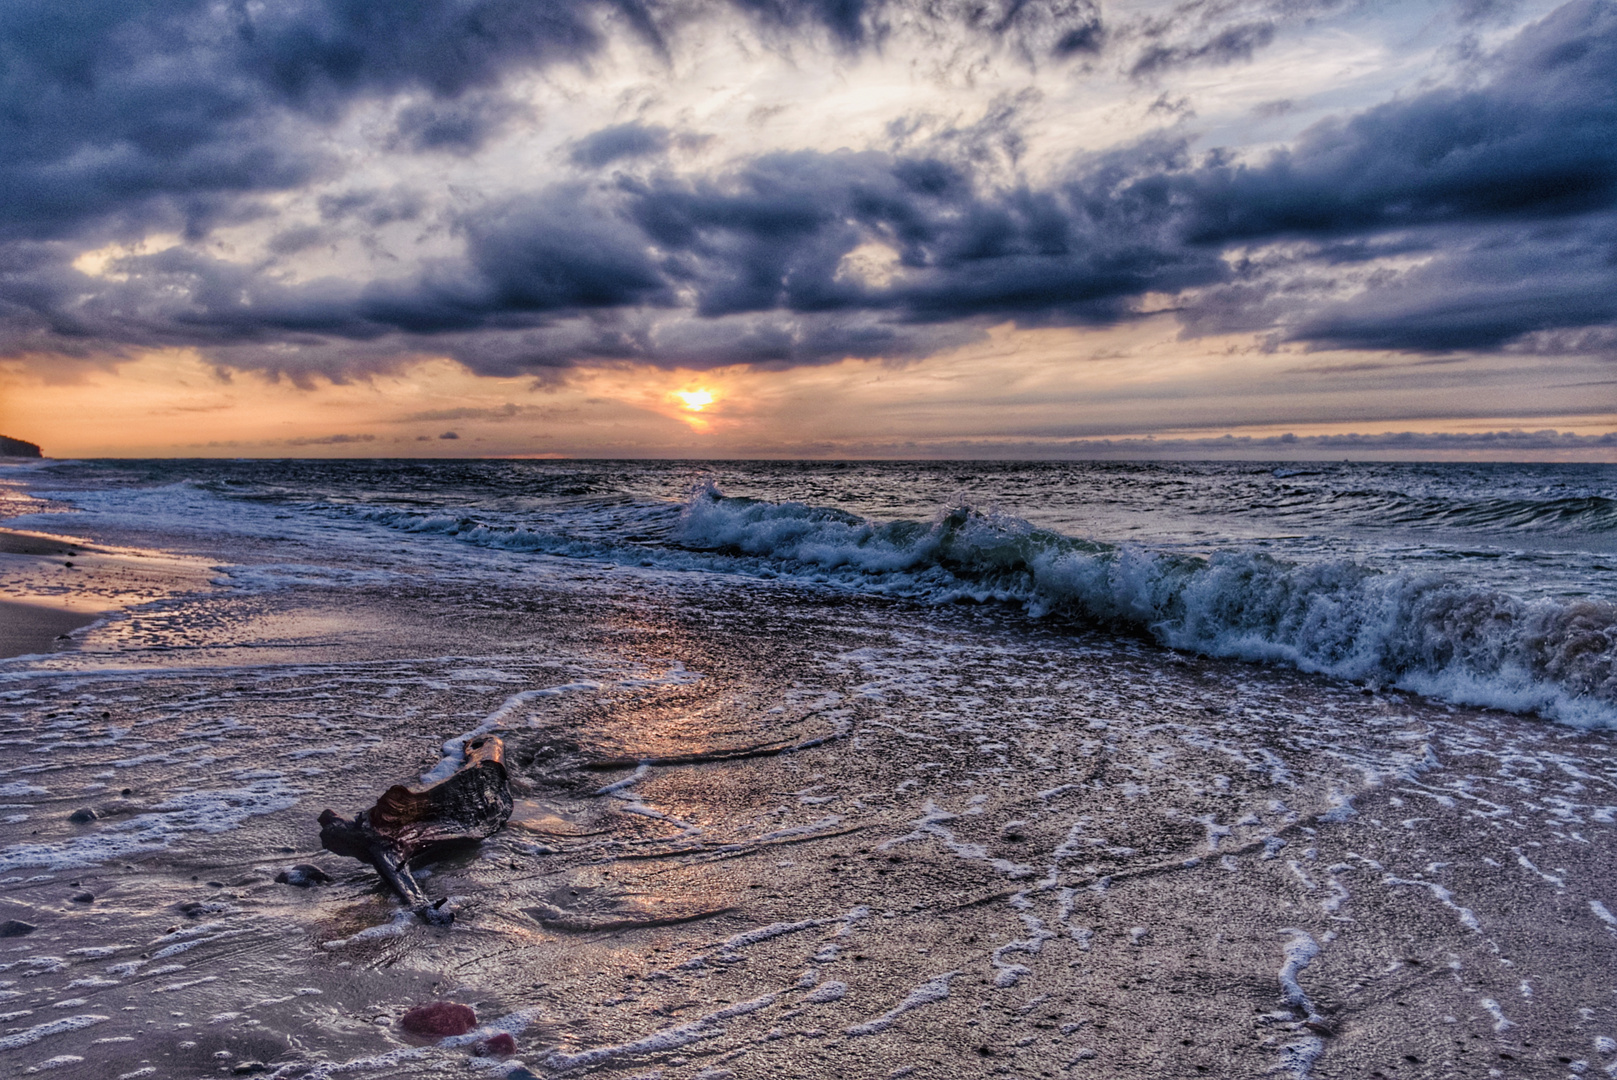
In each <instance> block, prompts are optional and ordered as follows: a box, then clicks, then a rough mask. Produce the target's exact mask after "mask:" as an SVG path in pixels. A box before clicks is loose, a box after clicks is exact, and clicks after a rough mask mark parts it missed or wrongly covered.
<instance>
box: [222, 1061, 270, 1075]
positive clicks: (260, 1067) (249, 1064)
mask: <svg viewBox="0 0 1617 1080" xmlns="http://www.w3.org/2000/svg"><path fill="white" fill-rule="evenodd" d="M230 1072H231V1074H232V1075H234V1076H251V1075H253V1074H254V1073H261V1072H269V1066H268V1065H266V1064H264V1063H263V1062H262V1061H242V1062H238V1063H237V1064H236V1066H235V1068H233V1069H231V1070H230Z"/></svg>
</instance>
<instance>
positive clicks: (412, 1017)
mask: <svg viewBox="0 0 1617 1080" xmlns="http://www.w3.org/2000/svg"><path fill="white" fill-rule="evenodd" d="M399 1026H400V1027H402V1028H403V1029H404V1030H405V1031H408V1032H409V1033H410V1034H411V1035H420V1036H422V1037H424V1038H432V1039H442V1038H446V1037H448V1036H450V1035H464V1034H466V1033H467V1032H468V1031H470V1030H472V1029H473V1028H474V1027H476V1026H477V1014H476V1013H474V1012H472V1010H471V1008H470V1007H469V1006H466V1005H459V1004H456V1003H455V1002H453V1001H433V1002H429V1003H427V1004H426V1005H417V1006H416V1007H415V1008H413V1009H410V1010H409V1011H407V1012H406V1013H405V1014H404V1015H403V1016H402V1017H400V1019H399Z"/></svg>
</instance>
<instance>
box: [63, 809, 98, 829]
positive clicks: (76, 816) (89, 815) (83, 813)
mask: <svg viewBox="0 0 1617 1080" xmlns="http://www.w3.org/2000/svg"><path fill="white" fill-rule="evenodd" d="M100 816H101V815H100V814H98V813H96V812H95V807H93V806H86V807H83V808H81V809H78V810H75V811H73V812H72V813H71V814H69V815H67V820H69V821H71V822H72V823H73V824H75V825H88V824H89V823H90V822H92V821H94V820H95V819H96V818H98V817H100Z"/></svg>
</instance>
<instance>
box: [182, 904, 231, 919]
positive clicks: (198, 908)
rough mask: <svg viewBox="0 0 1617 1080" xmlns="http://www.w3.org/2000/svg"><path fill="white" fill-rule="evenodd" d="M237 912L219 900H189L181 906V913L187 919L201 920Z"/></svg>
mask: <svg viewBox="0 0 1617 1080" xmlns="http://www.w3.org/2000/svg"><path fill="white" fill-rule="evenodd" d="M234 910H236V909H235V908H233V907H231V906H230V905H229V904H225V903H221V902H220V901H218V900H207V901H203V900H188V901H186V902H185V903H183V904H180V905H179V912H180V914H181V915H184V916H185V917H186V918H187V919H200V918H203V917H204V916H207V915H224V914H228V913H229V912H232V911H234Z"/></svg>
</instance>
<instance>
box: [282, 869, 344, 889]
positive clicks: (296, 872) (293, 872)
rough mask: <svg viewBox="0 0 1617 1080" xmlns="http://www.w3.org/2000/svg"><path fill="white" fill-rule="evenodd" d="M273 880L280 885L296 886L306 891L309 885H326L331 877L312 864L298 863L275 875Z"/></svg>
mask: <svg viewBox="0 0 1617 1080" xmlns="http://www.w3.org/2000/svg"><path fill="white" fill-rule="evenodd" d="M275 880H276V881H277V882H279V883H280V884H282V885H296V886H297V887H298V888H300V889H307V888H308V887H309V886H311V885H324V884H326V883H327V882H329V881H330V880H331V875H330V874H328V873H326V872H325V871H324V870H322V869H320V868H319V867H318V866H315V865H314V864H313V863H298V865H296V866H294V867H291V868H289V869H286V870H282V871H281V872H280V873H279V874H276V875H275Z"/></svg>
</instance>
